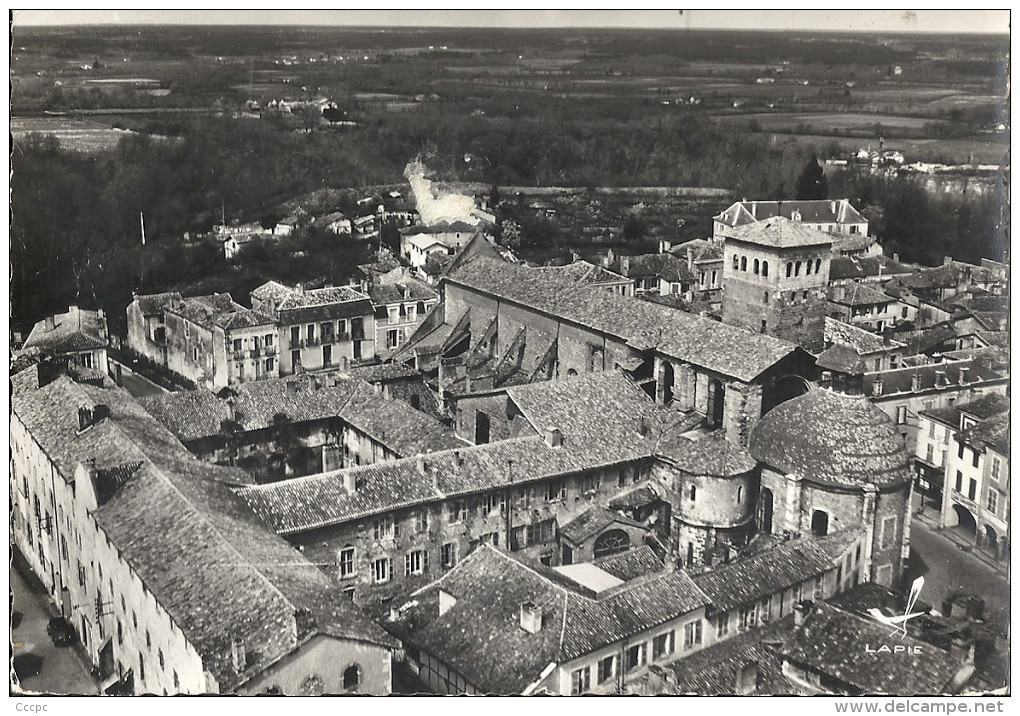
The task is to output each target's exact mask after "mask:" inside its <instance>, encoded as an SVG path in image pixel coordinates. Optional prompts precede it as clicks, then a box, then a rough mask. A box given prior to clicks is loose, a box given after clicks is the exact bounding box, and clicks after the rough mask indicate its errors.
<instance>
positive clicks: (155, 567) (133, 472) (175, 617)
mask: <svg viewBox="0 0 1020 716" xmlns="http://www.w3.org/2000/svg"><path fill="white" fill-rule="evenodd" d="M11 454H12V469H11V472H10V494H11V502H12V505H11V507H12V530H11V537H12V544H13V546H14V548H15V549H16V550H17V551H18V552H20V553H21V555H22V556H23V557H24V559H25V561H26V563H27V565H28V568H29V569H30V570H31V571H32V572H33V574H34V575H35V576H36V577H37V578H38V579H39V580H40V582H41V583H42V585H43V587H44V589H45V590H46V591H47V593H48V596H49V598H50V600H51V602H52V604H53V609H54V610H55V611H56V612H57V613H58V614H60V615H61V616H63V617H64V618H65V619H66V620H67V621H68V623H69V624H70V625H71V627H72V628H73V629H74V631H75V632H76V634H77V636H78V638H79V640H80V643H81V645H82V648H83V650H84V653H85V655H86V657H87V658H88V660H89V661H90V662H91V663H92V665H93V666H94V667H95V673H96V674H97V675H98V677H99V679H100V682H101V686H102V687H103V688H104V690H106V692H107V693H128V694H131V693H135V694H141V693H153V694H176V693H189V694H201V693H232V692H240V693H258V692H262V691H271V692H286V693H292V694H302V693H307V694H311V693H322V692H324V691H328V692H335V693H341V692H344V691H347V692H365V693H380V694H383V693H389V691H390V688H391V672H390V659H391V654H392V651H393V649H394V648H395V647H396V643H395V642H394V641H393V639H392V638H390V637H389V636H388V635H387V634H386V633H385V632H384V631H382V630H381V629H380V628H379V627H378V626H377V625H375V624H374V623H373V622H371V621H370V620H369V619H367V618H366V617H365V616H364V615H362V614H361V613H360V612H358V611H357V610H356V609H355V608H354V607H353V606H352V605H350V604H349V603H348V602H346V601H345V600H342V599H340V598H338V597H337V596H336V595H335V593H333V592H332V589H331V587H330V582H329V580H328V579H326V578H325V577H324V576H323V575H322V574H321V572H320V571H319V570H318V569H317V568H316V567H315V566H314V565H312V564H311V563H309V562H308V561H307V560H306V559H305V558H304V557H302V556H301V555H300V554H299V553H298V552H296V551H295V550H293V549H292V548H291V547H289V546H288V545H287V544H286V542H284V541H282V540H280V539H279V538H277V537H276V536H275V535H274V534H273V533H272V532H271V531H268V530H267V529H266V528H265V526H264V525H263V524H262V523H261V522H260V521H258V520H257V519H256V518H255V517H254V516H253V515H251V514H250V513H249V512H247V511H246V509H245V507H244V504H243V503H242V502H240V501H239V500H237V499H236V498H235V497H234V496H233V495H232V494H231V492H230V491H229V488H228V487H227V484H228V483H231V482H234V481H236V480H237V479H238V476H237V475H236V473H237V472H238V471H236V470H233V469H230V468H221V467H216V466H212V465H208V464H206V463H203V462H201V461H199V460H197V459H195V458H193V457H192V456H191V455H190V454H189V453H188V451H187V450H186V449H185V448H184V446H183V445H181V444H180V443H179V442H177V441H176V440H175V439H174V438H173V436H172V435H171V434H169V433H168V432H167V431H166V430H165V428H163V427H162V426H160V425H159V423H157V422H156V421H154V420H153V419H152V418H151V417H150V416H148V415H147V414H146V413H145V411H144V410H142V409H141V408H140V407H139V406H138V404H137V402H136V401H134V399H133V398H131V396H130V395H128V394H127V393H126V392H125V391H123V390H122V389H119V388H116V387H114V386H112V385H110V384H109V383H108V382H107V383H103V384H95V383H79V382H77V381H75V380H73V379H72V378H71V377H69V376H68V375H66V374H62V373H60V372H59V371H49V370H42V369H41V368H40V367H39V366H33V367H30V368H28V369H25V370H23V371H21V372H19V373H17V374H16V375H15V376H14V377H13V379H12V413H11ZM252 615H258V618H256V619H252Z"/></svg>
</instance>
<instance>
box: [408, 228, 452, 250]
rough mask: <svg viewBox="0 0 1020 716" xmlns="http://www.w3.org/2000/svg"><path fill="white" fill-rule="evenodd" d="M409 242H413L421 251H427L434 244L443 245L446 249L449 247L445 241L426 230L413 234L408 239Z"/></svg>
mask: <svg viewBox="0 0 1020 716" xmlns="http://www.w3.org/2000/svg"><path fill="white" fill-rule="evenodd" d="M407 243H409V244H411V245H412V246H414V247H415V248H416V249H418V250H419V251H425V250H426V249H430V248H432V247H433V246H442V247H443V248H444V249H445V248H448V247H447V245H446V242H445V241H443V240H441V239H437V238H436V237H435V236H432V235H431V234H428V233H425V232H422V233H418V234H415V235H414V236H411V237H410V238H408V239H407Z"/></svg>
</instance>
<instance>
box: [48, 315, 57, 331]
mask: <svg viewBox="0 0 1020 716" xmlns="http://www.w3.org/2000/svg"><path fill="white" fill-rule="evenodd" d="M56 327H57V319H56V318H54V317H53V316H46V330H47V331H52V330H53V329H54V328H56Z"/></svg>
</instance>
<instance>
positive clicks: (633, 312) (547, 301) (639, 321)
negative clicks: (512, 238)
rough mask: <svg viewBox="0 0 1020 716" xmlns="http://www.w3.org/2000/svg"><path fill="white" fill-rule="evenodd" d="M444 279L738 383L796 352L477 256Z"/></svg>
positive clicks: (770, 341)
mask: <svg viewBox="0 0 1020 716" xmlns="http://www.w3.org/2000/svg"><path fill="white" fill-rule="evenodd" d="M444 280H445V281H450V282H452V283H457V284H462V285H465V286H470V287H473V288H475V289H477V290H479V291H483V292H485V293H487V294H490V295H494V296H499V297H500V298H503V299H507V300H511V301H515V302H517V303H520V304H522V305H524V306H528V307H530V308H533V309H536V310H539V311H542V312H545V313H548V314H552V315H555V316H558V317H561V318H563V319H565V320H568V321H571V322H573V323H576V324H579V325H581V326H586V327H589V328H592V329H594V330H596V331H600V332H602V333H605V334H607V335H610V336H615V337H618V338H621V339H623V340H625V341H627V343H629V344H630V345H631V346H633V347H635V348H637V349H638V350H646V349H653V348H654V349H657V350H658V351H660V352H661V353H663V354H665V355H668V356H671V357H673V358H677V359H679V360H682V361H685V362H688V363H692V364H694V365H697V366H701V367H704V368H708V369H710V370H714V371H716V372H718V373H721V374H723V375H727V376H731V377H734V378H737V379H739V380H745V381H749V380H752V379H754V378H755V377H757V376H758V375H760V374H761V373H762V372H763V371H765V370H767V369H768V368H769V367H771V366H772V365H774V364H775V363H776V362H778V361H779V360H780V359H781V358H784V357H786V356H787V355H790V354H791V353H793V352H794V351H796V350H798V349H797V347H796V346H795V345H794V344H792V343H788V342H786V341H782V340H779V339H776V338H772V337H770V336H766V335H762V334H758V333H751V332H749V331H745V330H743V329H740V328H736V327H733V326H728V325H726V324H723V323H719V322H716V321H712V320H709V319H706V318H701V317H699V316H695V315H692V314H688V313H685V312H683V311H677V310H675V309H671V308H669V307H667V306H661V305H658V304H654V303H650V302H648V301H640V300H637V299H635V298H630V297H626V296H619V295H616V294H613V293H611V292H609V291H603V290H599V289H598V288H594V287H591V286H586V285H583V284H579V283H577V282H575V281H570V280H566V279H563V278H559V277H554V276H551V275H550V273H549V272H547V271H542V270H537V269H529V268H526V267H523V266H520V265H516V264H507V263H500V262H496V261H493V260H491V259H487V258H482V257H479V258H476V259H472V260H469V261H466V262H465V263H463V264H462V265H460V266H459V267H457V268H456V269H455V270H454V271H452V272H451V273H450V274H448V275H447V276H446V277H445V279H444Z"/></svg>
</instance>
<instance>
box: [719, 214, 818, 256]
mask: <svg viewBox="0 0 1020 716" xmlns="http://www.w3.org/2000/svg"><path fill="white" fill-rule="evenodd" d="M726 239H727V240H729V239H736V240H737V241H745V242H747V243H751V244H758V245H759V246H770V247H772V248H778V249H789V248H797V247H801V246H828V245H829V244H831V243H832V236H831V235H830V234H827V233H825V232H824V231H819V230H818V229H810V228H808V227H806V226H803V225H801V223H800V222H799V221H791V220H790V219H787V218H785V217H782V216H779V217H774V218H771V219H766V220H765V221H756V222H754V223H751V224H745V225H744V226H738V227H735V228H732V229H730V230H729V231H727V233H726Z"/></svg>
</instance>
